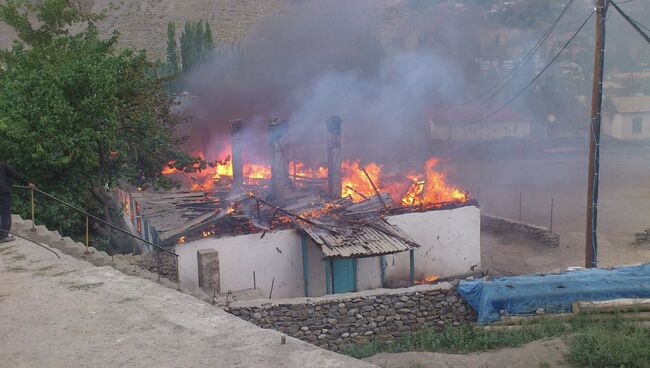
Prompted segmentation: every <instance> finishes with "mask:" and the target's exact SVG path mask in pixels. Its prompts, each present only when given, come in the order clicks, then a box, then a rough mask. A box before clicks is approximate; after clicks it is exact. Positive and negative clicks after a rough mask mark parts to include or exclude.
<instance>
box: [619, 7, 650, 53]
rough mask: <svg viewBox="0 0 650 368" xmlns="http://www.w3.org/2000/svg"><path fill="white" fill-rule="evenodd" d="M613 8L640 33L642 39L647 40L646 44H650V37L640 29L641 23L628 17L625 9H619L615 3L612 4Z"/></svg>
mask: <svg viewBox="0 0 650 368" xmlns="http://www.w3.org/2000/svg"><path fill="white" fill-rule="evenodd" d="M612 6H613V7H614V9H616V11H617V12H618V13H619V14H620V15H621V16H622V17H623V18H625V20H626V21H627V22H628V23H630V25H631V26H632V28H634V30H636V31H637V32H639V34H640V35H641V37H643V39H645V40H646V42H648V44H650V36H648V35H647V34H646V33H645V32H643V30H642V29H641V28H640V23H639V22H637V21H636V20H634V19H632V17H630V16H629V15H627V14H626V13H625V12H624V11H623V9H621V8H620V7H619V6H618V5H617V4H616V3H615V2H612ZM643 28H645V29H647V28H646V27H645V26H643Z"/></svg>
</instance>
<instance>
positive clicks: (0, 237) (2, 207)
mask: <svg viewBox="0 0 650 368" xmlns="http://www.w3.org/2000/svg"><path fill="white" fill-rule="evenodd" d="M11 179H15V180H17V181H18V182H20V183H21V184H27V185H28V186H29V187H30V188H35V186H34V184H32V183H30V182H28V181H27V180H25V178H24V177H23V176H22V175H21V174H20V173H18V172H17V171H16V170H14V168H13V167H11V166H10V165H9V164H7V161H4V160H0V243H1V242H8V241H12V240H14V237H13V236H11V234H9V231H10V230H11V189H12V183H11Z"/></svg>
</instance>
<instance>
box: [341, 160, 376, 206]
mask: <svg viewBox="0 0 650 368" xmlns="http://www.w3.org/2000/svg"><path fill="white" fill-rule="evenodd" d="M362 167H363V168H364V169H365V170H366V172H367V173H368V176H370V179H372V182H373V183H374V184H375V186H377V189H380V188H381V180H380V176H381V169H382V167H381V166H380V165H378V164H376V163H374V162H371V163H369V164H367V165H365V166H361V164H360V162H359V161H343V163H342V164H341V176H342V177H343V178H342V180H341V197H348V196H349V197H351V198H352V200H353V201H354V202H360V201H363V200H364V199H366V198H368V197H372V196H373V195H375V190H374V189H373V187H372V184H370V180H368V177H367V176H366V174H364V172H363V171H362V170H361V168H362Z"/></svg>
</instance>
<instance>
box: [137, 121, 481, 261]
mask: <svg viewBox="0 0 650 368" xmlns="http://www.w3.org/2000/svg"><path fill="white" fill-rule="evenodd" d="M340 124H341V119H340V118H338V117H332V118H330V119H328V121H327V132H328V137H327V155H328V165H327V167H326V166H324V165H314V166H310V165H307V164H306V163H305V162H302V161H297V160H293V161H289V160H287V159H286V158H285V157H284V152H285V150H284V149H283V146H282V136H283V134H284V132H285V131H286V130H287V129H288V123H287V122H286V121H281V120H279V119H277V118H273V119H271V120H269V125H268V126H269V135H270V140H269V142H270V143H269V146H270V151H271V157H272V160H271V161H272V162H271V164H268V162H264V161H256V162H245V161H244V160H243V156H242V151H243V147H242V144H241V131H242V129H243V126H244V123H243V122H241V121H239V120H234V121H232V122H231V145H226V148H225V149H224V150H223V151H222V152H221V154H220V155H219V159H217V160H216V161H214V162H211V163H209V165H208V167H207V169H205V170H202V171H197V172H196V173H193V174H192V175H191V176H190V177H189V179H188V178H187V176H186V174H183V173H180V172H177V171H176V170H175V169H173V166H174V163H170V164H169V168H166V169H165V170H164V171H163V174H165V175H173V176H176V178H178V179H181V180H183V181H185V182H186V183H187V184H189V186H190V189H191V191H190V193H186V194H177V195H174V194H163V195H162V196H158V195H157V194H155V193H146V192H145V193H141V194H140V197H141V198H140V203H142V205H143V211H144V212H145V213H146V212H150V213H151V212H153V213H154V214H156V213H157V214H160V215H162V216H163V217H169V219H166V220H165V221H160V222H158V223H156V224H154V226H156V228H157V230H158V231H159V233H161V239H160V240H161V241H162V243H164V244H173V243H182V242H184V241H186V239H191V238H198V237H212V236H224V235H236V234H243V233H262V235H261V236H264V234H265V233H266V232H267V231H270V230H272V229H281V228H288V227H296V228H298V229H300V230H301V231H303V232H304V233H307V234H308V235H309V236H310V237H312V239H314V240H315V241H316V242H317V243H319V244H321V245H325V247H324V248H326V249H329V250H330V251H331V254H330V256H335V257H336V256H349V255H350V254H357V253H358V254H383V253H382V252H385V253H390V252H396V251H404V250H408V249H410V248H412V247H415V246H417V244H415V243H414V242H413V241H412V240H411V239H410V238H409V237H408V235H406V234H404V233H403V232H402V231H401V230H399V229H398V228H397V227H395V226H392V225H390V224H388V223H387V222H386V221H385V220H384V216H385V215H390V214H395V213H404V212H414V211H426V210H431V209H437V208H449V207H458V206H463V205H467V204H473V203H472V202H471V201H470V200H469V197H468V194H467V193H466V192H464V191H462V190H461V189H459V188H456V187H453V186H451V185H450V184H448V183H447V181H446V177H445V174H444V173H443V172H440V171H437V170H436V165H437V164H438V162H439V161H438V159H436V158H431V159H429V160H428V161H427V162H426V163H425V164H424V166H423V168H422V170H421V171H417V170H413V169H408V170H405V171H404V172H396V173H395V172H389V170H386V169H385V168H384V165H382V164H379V163H375V162H370V163H365V164H364V163H362V162H361V160H345V161H342V160H341V138H340V135H341V126H340ZM198 155H199V156H201V157H202V158H204V155H203V154H202V153H201V152H199V153H198ZM170 205H171V206H175V207H179V208H182V209H183V210H180V211H178V210H174V211H171V210H170V208H169V206H170ZM161 206H162V207H164V208H165V209H164V210H163V209H161V208H157V207H161ZM148 217H149V218H151V215H149V216H148ZM154 222H156V221H155V220H154ZM362 238H365V239H366V241H365V243H366V248H365V253H364V252H362V251H361V249H356V248H355V246H354V244H355V242H356V241H357V240H359V239H362ZM368 239H374V240H375V243H376V244H379V243H382V241H386V244H391V245H390V246H388V248H386V249H382V248H381V247H379V248H377V249H374V250H369V249H368V247H367V243H368ZM388 239H389V240H388ZM362 243H363V241H361V240H359V247H361V248H363V245H362ZM371 243H372V242H371ZM343 246H345V247H347V250H345V251H336V250H335V249H337V247H343ZM341 249H343V248H341ZM355 252H357V253H355ZM326 253H327V252H326ZM344 254H347V255H344Z"/></svg>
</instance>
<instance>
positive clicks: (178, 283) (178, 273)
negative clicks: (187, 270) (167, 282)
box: [174, 255, 182, 291]
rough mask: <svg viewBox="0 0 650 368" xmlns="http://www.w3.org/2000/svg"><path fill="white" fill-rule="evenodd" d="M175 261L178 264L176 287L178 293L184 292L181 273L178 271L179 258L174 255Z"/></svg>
mask: <svg viewBox="0 0 650 368" xmlns="http://www.w3.org/2000/svg"><path fill="white" fill-rule="evenodd" d="M174 259H175V260H176V261H175V262H176V286H177V287H178V291H182V290H181V272H180V270H179V269H178V256H177V255H174Z"/></svg>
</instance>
